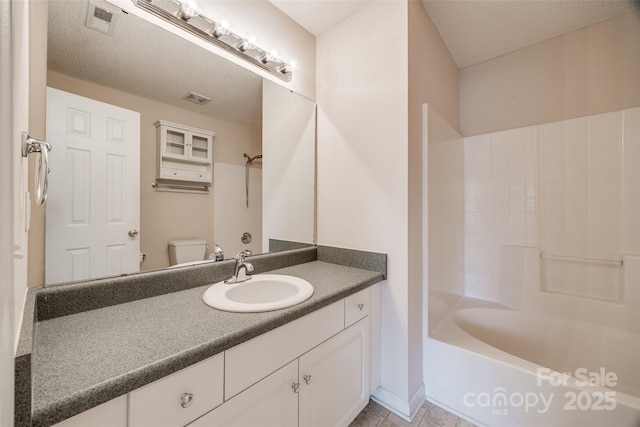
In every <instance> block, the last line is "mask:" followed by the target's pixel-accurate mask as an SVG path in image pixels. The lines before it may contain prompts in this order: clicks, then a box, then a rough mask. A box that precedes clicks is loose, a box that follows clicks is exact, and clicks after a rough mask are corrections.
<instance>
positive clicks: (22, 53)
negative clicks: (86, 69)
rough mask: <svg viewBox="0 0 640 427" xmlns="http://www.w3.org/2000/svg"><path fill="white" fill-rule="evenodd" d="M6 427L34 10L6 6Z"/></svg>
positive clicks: (0, 137) (1, 136) (1, 233)
mask: <svg viewBox="0 0 640 427" xmlns="http://www.w3.org/2000/svg"><path fill="white" fill-rule="evenodd" d="M0 12H1V13H0V35H1V37H0V40H1V41H2V42H1V43H2V44H1V45H0V47H1V49H0V59H1V60H0V63H1V64H2V66H1V67H0V94H1V95H0V97H1V98H0V128H1V129H2V131H0V149H2V152H3V153H4V155H3V156H2V161H1V162H0V165H1V168H0V194H2V204H1V205H0V227H1V228H0V244H1V245H2V246H0V267H1V269H2V274H1V275H0V304H1V306H0V308H1V310H0V316H1V317H0V332H1V333H2V336H1V341H0V344H1V352H0V370H1V373H2V375H1V377H2V386H1V387H0V424H2V425H7V426H9V425H13V411H14V360H13V358H14V356H15V350H16V344H17V339H18V335H19V333H18V331H19V328H20V323H21V316H22V309H23V305H24V298H25V294H26V291H27V262H26V261H27V260H26V253H27V247H26V246H27V234H26V229H25V227H26V224H25V220H26V209H27V206H28V204H27V202H26V198H25V197H26V194H25V191H26V187H27V182H28V179H27V177H26V175H25V173H26V170H27V166H28V164H27V160H26V159H23V158H22V156H21V153H20V134H21V132H22V131H26V130H28V121H29V101H28V98H29V89H28V88H29V59H28V55H29V49H28V46H29V36H28V31H29V25H28V19H29V5H28V2H22V1H6V0H3V1H2V2H0Z"/></svg>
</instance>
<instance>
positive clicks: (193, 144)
mask: <svg viewBox="0 0 640 427" xmlns="http://www.w3.org/2000/svg"><path fill="white" fill-rule="evenodd" d="M188 144H189V160H192V161H194V162H200V163H211V160H212V159H213V155H212V151H213V150H212V148H213V138H212V137H211V135H208V134H204V133H199V132H194V131H191V132H189V143H188Z"/></svg>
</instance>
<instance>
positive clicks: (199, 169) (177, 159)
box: [155, 120, 215, 182]
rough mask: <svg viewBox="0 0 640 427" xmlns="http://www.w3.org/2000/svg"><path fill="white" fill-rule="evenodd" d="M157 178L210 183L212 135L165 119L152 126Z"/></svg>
mask: <svg viewBox="0 0 640 427" xmlns="http://www.w3.org/2000/svg"><path fill="white" fill-rule="evenodd" d="M155 126H156V139H157V144H158V160H157V164H156V165H157V174H158V176H157V178H158V179H164V180H177V181H194V182H211V180H212V177H213V174H212V169H211V167H212V161H213V137H214V135H215V133H214V132H210V131H206V130H202V129H196V128H192V127H188V126H183V125H179V124H175V123H171V122H167V121H164V120H159V121H157V122H156V123H155Z"/></svg>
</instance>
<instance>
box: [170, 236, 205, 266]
mask: <svg viewBox="0 0 640 427" xmlns="http://www.w3.org/2000/svg"><path fill="white" fill-rule="evenodd" d="M206 252H207V241H206V240H201V239H189V240H171V241H170V242H169V261H170V262H171V265H172V266H177V265H182V264H195V263H197V262H198V261H203V260H204V255H205V253H206Z"/></svg>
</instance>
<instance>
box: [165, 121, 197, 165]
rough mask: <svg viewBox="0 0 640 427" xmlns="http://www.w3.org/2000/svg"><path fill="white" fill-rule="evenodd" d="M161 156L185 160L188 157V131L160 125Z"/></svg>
mask: <svg viewBox="0 0 640 427" xmlns="http://www.w3.org/2000/svg"><path fill="white" fill-rule="evenodd" d="M160 132H162V134H161V135H160V144H161V150H162V157H164V158H170V159H179V160H186V159H187V158H188V157H189V144H190V142H189V138H190V137H189V132H187V131H186V130H184V129H180V128H177V127H173V126H167V125H162V126H160Z"/></svg>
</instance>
